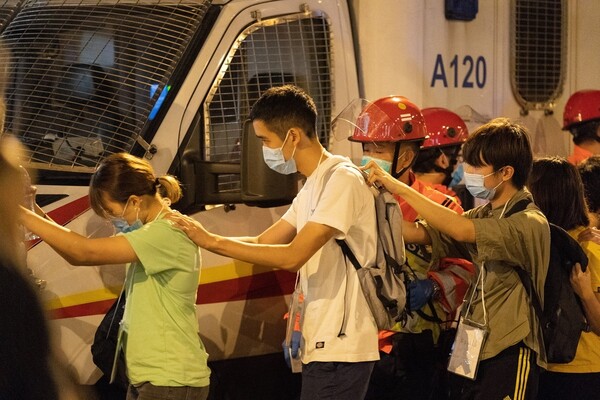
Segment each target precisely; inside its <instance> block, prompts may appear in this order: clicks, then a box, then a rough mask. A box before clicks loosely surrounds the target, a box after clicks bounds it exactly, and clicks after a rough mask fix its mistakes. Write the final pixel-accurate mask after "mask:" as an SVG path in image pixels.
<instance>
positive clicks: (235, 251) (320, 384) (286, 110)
mask: <svg viewBox="0 0 600 400" xmlns="http://www.w3.org/2000/svg"><path fill="white" fill-rule="evenodd" d="M316 119H317V110H316V107H315V104H314V102H313V100H312V99H311V98H310V96H309V95H308V94H306V93H305V92H304V91H302V90H301V89H299V88H297V87H295V86H291V85H287V86H282V87H276V88H271V89H269V90H267V91H266V92H265V93H264V94H263V96H261V98H260V99H259V100H258V101H257V102H256V103H255V105H254V106H253V108H252V110H251V112H250V120H251V121H252V124H253V127H254V130H255V133H256V136H257V137H258V138H259V139H261V140H262V143H263V156H264V160H265V162H266V163H267V165H269V167H270V168H272V169H273V170H275V171H277V172H279V173H283V174H290V173H294V172H299V173H301V174H302V175H304V176H306V178H307V179H306V183H305V185H304V186H303V188H302V189H301V190H300V192H299V193H298V195H297V196H296V198H295V199H294V201H293V203H292V206H291V207H290V209H289V210H288V211H287V212H286V213H285V214H284V215H283V217H282V218H281V219H280V220H279V221H277V222H275V223H274V224H273V225H272V226H271V227H270V228H268V229H267V230H265V231H264V232H263V233H262V234H260V235H259V236H256V237H249V238H243V239H240V238H235V239H234V238H225V237H222V236H218V235H214V234H212V233H209V232H207V231H206V230H204V228H203V227H202V226H201V225H200V224H199V223H198V222H197V221H195V220H193V219H191V218H189V217H181V218H180V219H178V220H177V222H178V224H179V226H180V227H181V228H182V229H183V230H184V231H185V232H186V233H187V234H188V236H189V237H190V238H191V239H192V240H193V241H194V242H195V243H196V244H198V245H199V246H200V247H203V248H205V249H207V250H210V251H212V252H215V253H218V254H221V255H225V256H228V257H232V258H235V259H238V260H243V261H246V262H250V263H254V264H260V265H265V266H270V267H275V268H280V269H286V270H288V271H299V273H300V285H301V289H302V293H303V295H304V302H303V309H304V311H303V314H302V318H301V323H300V325H301V331H302V341H301V360H302V364H303V368H302V394H301V399H303V400H309V399H310V400H314V399H336V400H340V399H363V398H364V396H365V393H366V390H367V386H368V383H369V378H370V375H371V371H372V369H373V365H374V363H375V361H376V360H378V359H379V351H378V347H377V327H376V325H375V321H374V319H373V317H372V315H371V313H370V310H369V307H368V305H367V302H366V300H365V298H364V295H363V293H362V289H361V287H360V282H359V281H358V278H357V274H356V272H355V269H354V267H353V266H352V264H351V263H350V262H348V261H346V260H345V258H344V255H343V253H342V250H341V248H340V246H339V245H338V244H337V243H336V242H335V239H344V240H346V242H347V243H348V245H349V247H350V248H351V249H352V251H353V253H354V255H355V256H356V258H357V259H358V261H359V262H360V264H361V265H365V264H370V263H374V261H375V257H376V234H377V232H376V230H377V229H376V219H375V206H374V198H373V195H372V193H371V192H370V190H369V188H368V187H367V184H366V183H365V181H364V178H363V177H362V175H361V173H360V172H359V171H358V170H356V169H355V168H351V167H349V166H350V164H351V163H350V160H348V159H346V158H343V157H339V156H334V155H332V154H330V153H328V152H327V151H326V150H325V149H324V148H323V147H322V146H321V144H320V143H319V140H318V137H317V135H316ZM339 163H345V164H346V166H340V165H338V164H339ZM332 169H334V170H333V172H332ZM325 183H326V185H325Z"/></svg>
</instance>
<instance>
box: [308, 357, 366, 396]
mask: <svg viewBox="0 0 600 400" xmlns="http://www.w3.org/2000/svg"><path fill="white" fill-rule="evenodd" d="M373 365H375V361H369V362H356V363H347V362H311V363H308V364H303V365H302V393H301V395H300V399H301V400H362V399H363V398H364V397H365V393H366V392H367V386H368V385H369V377H370V376H371V371H372V370H373Z"/></svg>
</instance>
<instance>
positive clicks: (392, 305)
mask: <svg viewBox="0 0 600 400" xmlns="http://www.w3.org/2000/svg"><path fill="white" fill-rule="evenodd" d="M335 241H336V243H337V244H338V245H339V246H340V247H341V248H342V253H344V256H345V257H346V258H348V259H349V260H350V262H351V263H352V265H353V266H354V269H355V270H356V271H357V272H358V270H360V269H362V267H361V265H360V263H359V262H358V260H357V259H356V256H355V255H354V253H353V252H352V250H350V246H348V243H346V241H345V240H340V239H336V240H335ZM394 261H395V260H394ZM373 280H374V281H375V294H376V295H377V298H378V299H379V301H381V304H383V306H384V307H385V309H386V310H389V311H390V312H392V313H396V314H397V312H398V303H397V302H396V301H395V300H390V299H388V298H386V297H385V296H384V295H383V294H381V290H382V288H383V281H382V280H381V277H378V276H373Z"/></svg>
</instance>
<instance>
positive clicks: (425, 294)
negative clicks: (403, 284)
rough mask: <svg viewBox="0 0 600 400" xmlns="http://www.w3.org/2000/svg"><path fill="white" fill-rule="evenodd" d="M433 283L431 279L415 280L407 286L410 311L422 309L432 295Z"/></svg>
mask: <svg viewBox="0 0 600 400" xmlns="http://www.w3.org/2000/svg"><path fill="white" fill-rule="evenodd" d="M433 289H434V287H433V281H431V279H416V280H414V281H412V282H410V283H409V284H408V296H409V297H408V304H409V306H410V311H416V310H420V309H421V308H423V306H424V305H425V304H427V302H428V301H429V300H430V299H431V296H432V295H433Z"/></svg>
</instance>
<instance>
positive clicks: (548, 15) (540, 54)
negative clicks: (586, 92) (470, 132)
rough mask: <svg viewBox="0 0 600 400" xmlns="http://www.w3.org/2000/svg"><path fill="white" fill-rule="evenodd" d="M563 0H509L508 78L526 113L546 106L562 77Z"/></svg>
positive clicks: (559, 90) (555, 95)
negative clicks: (510, 1)
mask: <svg viewBox="0 0 600 400" xmlns="http://www.w3.org/2000/svg"><path fill="white" fill-rule="evenodd" d="M566 3H567V2H566V1H565V0H539V1H529V0H513V1H512V4H511V10H512V16H511V22H512V26H511V57H510V58H511V70H510V75H511V81H512V87H513V93H514V95H515V98H516V100H517V102H518V103H519V105H520V106H521V107H522V109H523V111H524V112H525V113H526V112H527V111H528V110H541V109H544V110H550V109H551V106H552V103H553V102H554V101H555V100H556V99H557V98H558V97H559V96H560V95H561V93H562V90H563V83H564V79H565V69H566V67H565V65H566V64H565V63H566V61H565V60H566V26H567V11H566V7H567V5H566Z"/></svg>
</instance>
